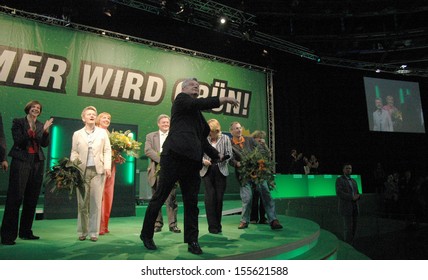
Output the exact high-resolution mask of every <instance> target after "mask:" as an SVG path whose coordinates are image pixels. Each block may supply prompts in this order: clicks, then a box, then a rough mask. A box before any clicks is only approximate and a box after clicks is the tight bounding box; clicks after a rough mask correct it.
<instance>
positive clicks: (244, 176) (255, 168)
mask: <svg viewBox="0 0 428 280" xmlns="http://www.w3.org/2000/svg"><path fill="white" fill-rule="evenodd" d="M241 156H242V158H241V161H240V162H241V167H240V168H239V169H238V171H239V180H240V181H241V182H242V183H243V184H245V183H246V182H247V181H249V180H251V181H253V182H254V183H255V184H260V183H262V182H263V181H266V182H267V184H268V186H269V189H271V190H272V189H274V188H275V174H274V173H273V166H274V163H273V162H272V161H271V160H270V159H269V156H268V155H267V153H266V152H263V151H262V150H260V149H258V148H255V149H254V150H252V151H251V152H248V151H245V150H244V151H241Z"/></svg>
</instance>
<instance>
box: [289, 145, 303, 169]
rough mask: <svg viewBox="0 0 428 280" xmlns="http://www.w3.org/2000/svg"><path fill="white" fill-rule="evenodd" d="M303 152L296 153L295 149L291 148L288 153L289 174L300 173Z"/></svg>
mask: <svg viewBox="0 0 428 280" xmlns="http://www.w3.org/2000/svg"><path fill="white" fill-rule="evenodd" d="M302 160H303V154H302V153H297V150H296V149H292V150H291V153H290V171H289V173H290V174H302V173H303V172H304V171H303V163H302Z"/></svg>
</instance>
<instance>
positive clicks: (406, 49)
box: [219, 0, 428, 70]
mask: <svg viewBox="0 0 428 280" xmlns="http://www.w3.org/2000/svg"><path fill="white" fill-rule="evenodd" d="M219 2H222V3H224V4H227V5H230V6H233V7H235V8H238V9H242V10H243V11H246V12H248V13H251V14H254V15H255V16H256V20H257V29H258V30H259V31H261V32H265V33H268V34H270V35H273V36H275V37H278V38H281V39H283V40H286V41H289V42H293V43H295V44H298V45H302V46H306V47H308V48H310V49H312V50H314V51H315V52H316V53H318V54H319V55H320V56H331V57H337V58H344V59H351V60H361V61H372V62H376V63H382V64H395V65H401V64H407V65H408V66H409V67H415V68H421V69H425V70H426V69H428V1H425V0H408V1H404V0H262V1H261V0H245V1H241V0H237V1H234V0H228V1H219Z"/></svg>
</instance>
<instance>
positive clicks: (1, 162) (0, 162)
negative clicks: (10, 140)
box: [0, 113, 9, 172]
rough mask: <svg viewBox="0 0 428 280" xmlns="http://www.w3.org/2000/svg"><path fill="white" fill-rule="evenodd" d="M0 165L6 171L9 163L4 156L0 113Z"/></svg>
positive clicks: (4, 148) (4, 144)
mask: <svg viewBox="0 0 428 280" xmlns="http://www.w3.org/2000/svg"><path fill="white" fill-rule="evenodd" d="M0 167H1V169H2V170H3V171H5V172H6V171H7V168H8V167H9V164H8V162H7V157H6V137H5V136H4V129H3V119H2V116H1V113H0Z"/></svg>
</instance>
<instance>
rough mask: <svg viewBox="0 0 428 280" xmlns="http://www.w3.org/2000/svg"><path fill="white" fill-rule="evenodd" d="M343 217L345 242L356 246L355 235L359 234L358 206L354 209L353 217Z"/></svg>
mask: <svg viewBox="0 0 428 280" xmlns="http://www.w3.org/2000/svg"><path fill="white" fill-rule="evenodd" d="M342 217H343V240H344V241H345V242H347V243H349V244H351V245H354V240H355V233H356V232H357V222H358V210H357V206H356V204H355V205H354V207H353V210H352V215H344V216H342Z"/></svg>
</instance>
